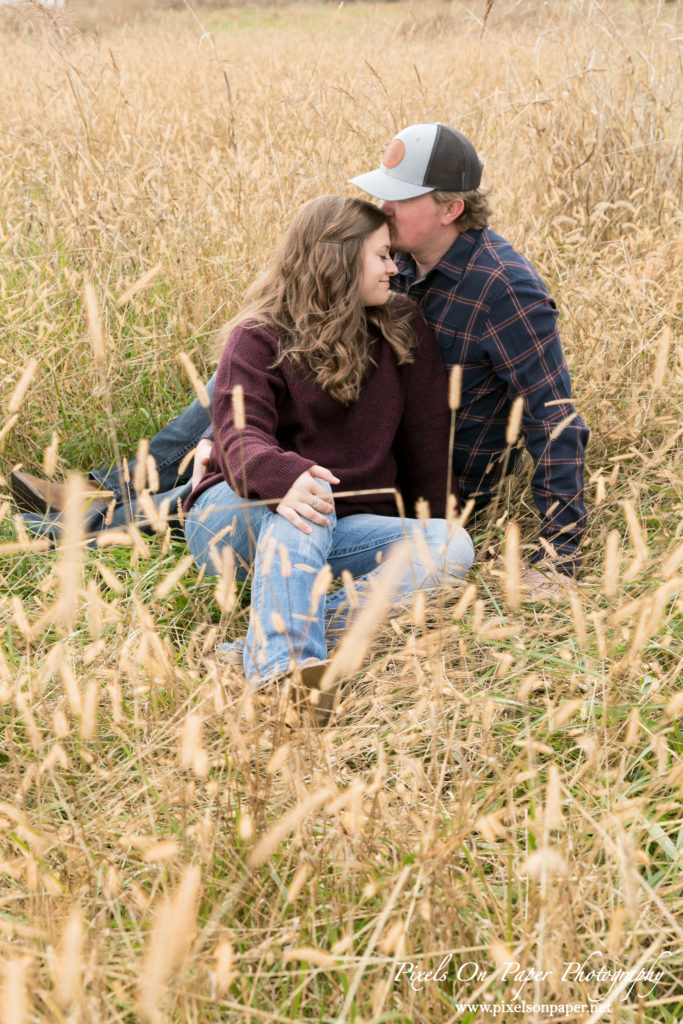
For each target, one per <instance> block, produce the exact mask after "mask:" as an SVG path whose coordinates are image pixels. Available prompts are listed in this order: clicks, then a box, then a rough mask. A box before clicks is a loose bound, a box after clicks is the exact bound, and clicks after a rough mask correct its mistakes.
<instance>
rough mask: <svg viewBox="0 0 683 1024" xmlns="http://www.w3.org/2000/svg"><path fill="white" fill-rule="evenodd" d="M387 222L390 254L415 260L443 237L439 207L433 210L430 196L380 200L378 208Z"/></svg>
mask: <svg viewBox="0 0 683 1024" xmlns="http://www.w3.org/2000/svg"><path fill="white" fill-rule="evenodd" d="M379 205H380V207H381V208H382V210H384V212H385V213H386V215H387V217H388V218H389V234H390V235H391V248H392V250H393V252H410V253H413V255H414V256H419V255H420V253H422V252H424V251H429V250H430V249H432V248H433V247H434V245H435V244H438V242H439V240H440V239H441V237H442V235H443V229H444V224H443V207H442V206H437V204H436V203H435V202H434V200H433V198H432V194H431V192H427V193H425V195H423V196H416V197H415V198H414V199H397V200H394V201H393V202H391V201H390V200H388V199H383V200H382V202H381V203H380V204H379Z"/></svg>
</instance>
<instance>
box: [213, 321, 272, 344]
mask: <svg viewBox="0 0 683 1024" xmlns="http://www.w3.org/2000/svg"><path fill="white" fill-rule="evenodd" d="M245 345H256V346H258V347H263V346H266V347H268V348H271V349H273V350H275V351H277V349H278V347H279V335H278V331H277V328H276V327H275V326H274V325H273V324H269V323H266V321H264V320H258V319H257V318H255V317H247V318H245V319H244V320H239V321H238V322H237V323H236V324H233V325H232V326H231V327H229V328H228V331H227V337H226V346H229V347H230V348H236V347H238V346H239V347H243V346H245Z"/></svg>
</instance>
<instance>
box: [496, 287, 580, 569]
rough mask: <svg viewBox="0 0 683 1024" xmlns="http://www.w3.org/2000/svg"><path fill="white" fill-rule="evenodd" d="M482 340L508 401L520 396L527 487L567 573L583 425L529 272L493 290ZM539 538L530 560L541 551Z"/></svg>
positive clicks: (553, 328)
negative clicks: (529, 467)
mask: <svg viewBox="0 0 683 1024" xmlns="http://www.w3.org/2000/svg"><path fill="white" fill-rule="evenodd" d="M482 343H483V345H484V348H485V350H486V351H487V353H488V355H489V357H490V359H491V361H492V364H493V368H494V370H495V372H496V373H497V374H498V376H499V377H500V378H501V379H503V380H504V381H505V382H506V384H507V387H508V394H509V397H510V401H511V402H512V401H514V399H515V398H516V397H517V396H521V397H522V399H523V407H522V422H521V432H522V435H523V437H524V442H525V444H526V447H527V450H528V451H529V453H530V455H531V457H532V459H533V462H534V472H533V477H532V481H531V489H532V493H533V496H534V501H535V503H536V506H537V508H538V510H539V512H540V514H541V520H542V523H541V537H542V538H543V539H544V540H546V541H547V542H548V543H549V544H550V545H551V547H552V549H553V550H554V552H555V553H556V556H557V561H556V567H557V568H558V569H559V570H560V571H561V572H564V573H566V574H571V573H572V572H573V571H574V570H575V568H576V563H577V558H578V547H579V542H580V540H581V535H582V533H583V531H584V530H585V526H586V508H585V505H584V502H583V472H584V462H585V447H586V444H587V442H588V436H589V431H588V428H587V427H586V424H585V423H584V422H583V420H582V419H581V417H580V416H579V415H578V413H577V412H576V409H575V408H574V404H573V402H572V396H571V383H570V379H569V370H568V368H567V364H566V361H565V358H564V353H563V352H562V345H561V342H560V337H559V333H558V330H557V309H556V307H555V303H554V302H553V301H552V299H551V298H550V297H549V296H548V295H547V294H546V293H545V291H544V290H543V289H542V287H541V286H540V282H536V281H535V280H534V279H533V278H532V277H531V276H529V277H528V278H526V277H524V278H521V279H520V280H519V281H514V282H511V283H510V282H507V283H505V285H504V286H503V287H501V289H500V290H499V292H498V294H497V295H496V298H495V301H494V302H493V303H492V305H491V310H490V313H489V316H488V318H487V321H486V331H485V334H484V337H483V338H482ZM547 555H548V553H547V551H546V550H545V548H544V547H543V546H539V548H538V549H537V551H536V552H535V553H534V555H533V556H532V559H531V561H532V562H538V561H540V560H542V559H543V558H545V557H547Z"/></svg>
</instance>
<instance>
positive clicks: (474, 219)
mask: <svg viewBox="0 0 683 1024" xmlns="http://www.w3.org/2000/svg"><path fill="white" fill-rule="evenodd" d="M431 196H432V198H433V200H434V202H435V203H437V205H438V206H445V205H446V203H450V202H451V200H452V199H462V200H463V202H464V204H465V209H464V210H463V211H462V213H461V214H460V216H459V217H458V219H457V221H456V224H457V225H458V231H459V232H460V233H462V232H463V231H470V230H479V229H480V228H485V227H486V225H487V224H488V222H489V220H490V219H491V206H490V204H489V193H488V191H484V190H482V189H480V188H473V189H471V191H469V192H447V191H446V190H445V189H441V188H437V189H435V190H434V191H433V192H432V193H431Z"/></svg>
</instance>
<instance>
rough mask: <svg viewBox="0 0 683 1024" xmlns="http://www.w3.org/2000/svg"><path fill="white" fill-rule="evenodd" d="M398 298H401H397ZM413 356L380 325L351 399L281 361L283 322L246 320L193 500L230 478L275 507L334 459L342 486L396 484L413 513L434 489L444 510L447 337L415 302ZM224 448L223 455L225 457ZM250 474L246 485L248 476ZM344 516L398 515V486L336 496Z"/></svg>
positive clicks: (220, 379)
mask: <svg viewBox="0 0 683 1024" xmlns="http://www.w3.org/2000/svg"><path fill="white" fill-rule="evenodd" d="M394 301H396V300H394ZM399 301H400V303H401V307H402V308H407V309H409V310H410V317H411V325H412V328H413V331H414V333H415V342H416V344H415V349H414V362H412V363H408V364H404V365H403V366H398V365H397V363H396V359H395V357H394V354H393V352H392V350H391V348H390V347H389V345H388V344H387V342H386V341H385V340H384V339H383V338H382V337H381V335H380V334H379V332H378V331H376V330H375V329H373V330H374V333H375V339H376V340H375V343H374V345H373V347H372V358H373V360H374V362H373V363H372V364H371V365H370V367H369V369H368V371H367V374H366V376H365V379H364V381H363V385H362V388H361V393H360V396H359V398H358V400H357V401H356V402H354V403H353V404H351V405H344V404H343V403H342V402H339V401H337V400H336V399H334V398H332V397H331V396H330V395H329V394H328V393H327V392H326V391H324V390H323V389H322V388H321V387H320V385H319V384H317V383H316V381H315V379H314V378H313V376H312V375H311V374H307V373H303V372H302V371H301V370H296V369H294V368H293V367H292V366H291V364H290V363H289V362H288V361H287V360H285V361H284V362H283V363H281V364H280V366H278V367H277V368H276V369H273V365H272V364H273V362H274V361H275V358H276V356H277V354H278V339H277V334H276V332H275V331H274V330H272V329H270V328H267V327H263V326H260V325H256V324H253V323H252V324H240V325H239V326H237V327H235V329H234V330H233V331H232V333H231V334H230V337H229V339H228V342H227V344H226V346H225V349H224V350H223V354H222V356H221V360H220V364H219V366H218V376H217V379H216V387H215V391H214V398H213V427H214V438H215V441H214V446H213V450H212V452H211V457H210V459H209V463H208V466H207V472H206V475H205V476H204V477H203V478H202V480H201V481H200V483H199V484H198V486H197V487H196V488H195V489H194V490H193V492H192V494H191V495H190V497H189V498H188V499H187V501H186V503H185V510H186V511H187V510H189V509H190V508H191V506H192V505H193V504H194V502H195V501H196V499H197V497H198V496H199V495H200V494H201V493H202V492H203V491H205V490H207V489H208V488H209V487H213V486H214V484H217V483H220V482H221V481H222V480H224V479H225V480H226V481H227V483H228V484H229V486H230V487H232V489H233V490H234V491H236V492H237V493H238V494H240V495H241V496H242V497H248V498H253V499H272V501H273V507H274V505H275V504H277V501H279V500H280V499H281V498H283V497H284V495H285V494H286V492H287V491H288V490H289V488H290V487H291V485H292V484H293V483H294V481H295V480H296V479H297V477H298V476H300V475H301V474H302V473H304V472H305V471H306V470H307V469H310V467H311V466H314V465H316V464H317V465H319V466H324V467H325V468H326V469H329V470H330V471H331V472H332V473H334V475H335V476H337V477H338V478H339V480H340V483H339V485H338V487H337V490H339V491H352V490H353V491H357V490H369V489H371V488H385V487H396V488H397V489H398V490H399V491H401V493H402V495H403V499H404V501H405V504H406V513H407V514H408V515H412V514H413V512H414V505H415V501H416V500H417V499H418V498H426V499H427V500H428V501H429V504H430V508H431V513H432V515H433V516H443V515H444V514H445V499H446V472H447V462H448V427H449V412H448V404H447V385H446V371H445V368H444V362H443V359H442V357H441V353H440V351H439V347H438V345H437V343H436V341H435V340H434V337H433V335H432V332H431V330H430V329H429V328H428V327H427V325H426V323H425V322H424V320H423V318H422V314H421V313H420V312H419V310H418V309H417V307H416V306H414V305H413V303H412V302H409V300H406V299H400V300H399ZM237 384H241V385H242V387H243V389H244V406H245V412H246V427H245V428H244V429H243V430H241V431H239V430H237V429H236V428H235V425H234V421H233V409H232V399H231V395H232V389H233V388H234V387H235V385H237ZM221 456H222V457H221ZM245 484H246V486H245ZM335 509H336V512H337V516H338V517H340V518H341V517H342V516H348V515H354V514H356V513H359V512H369V513H373V514H375V515H395V514H396V505H395V502H394V500H393V498H392V496H391V495H389V494H366V495H358V496H356V497H350V498H339V499H336V500H335Z"/></svg>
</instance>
